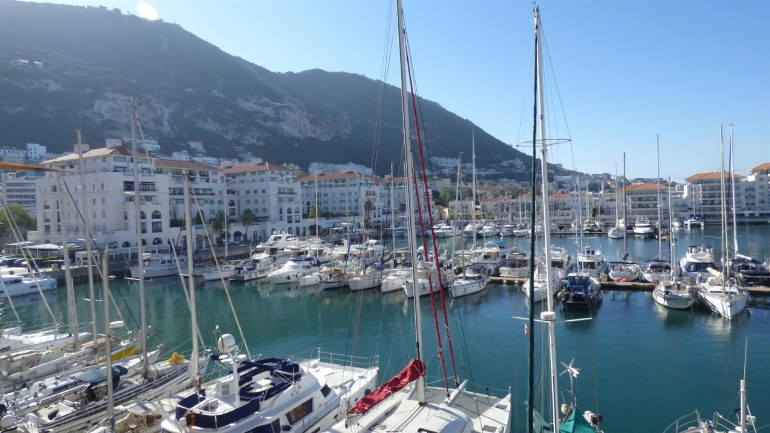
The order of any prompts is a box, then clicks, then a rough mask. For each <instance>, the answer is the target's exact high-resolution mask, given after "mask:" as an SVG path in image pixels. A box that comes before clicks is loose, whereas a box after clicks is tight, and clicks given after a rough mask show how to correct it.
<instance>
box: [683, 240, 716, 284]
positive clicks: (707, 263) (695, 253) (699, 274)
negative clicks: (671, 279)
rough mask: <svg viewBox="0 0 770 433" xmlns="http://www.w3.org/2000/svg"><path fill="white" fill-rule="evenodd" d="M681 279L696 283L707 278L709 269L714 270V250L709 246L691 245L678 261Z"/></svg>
mask: <svg viewBox="0 0 770 433" xmlns="http://www.w3.org/2000/svg"><path fill="white" fill-rule="evenodd" d="M679 268H680V270H681V272H682V278H691V279H692V281H693V282H695V283H697V282H698V281H700V280H706V279H707V278H709V276H710V275H709V272H708V269H709V268H713V269H716V268H717V265H716V263H715V262H714V250H713V249H712V248H711V247H710V246H705V245H692V246H689V247H687V252H686V253H685V255H684V257H682V259H681V260H680V261H679Z"/></svg>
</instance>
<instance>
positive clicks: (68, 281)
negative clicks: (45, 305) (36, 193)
mask: <svg viewBox="0 0 770 433" xmlns="http://www.w3.org/2000/svg"><path fill="white" fill-rule="evenodd" d="M56 181H57V183H58V185H59V189H60V190H61V191H64V187H63V186H62V180H61V173H57V174H56ZM57 202H58V206H57V208H58V211H59V224H61V238H62V256H63V258H64V283H65V285H66V286H67V306H68V308H69V316H70V329H71V330H72V337H73V342H72V345H73V347H77V346H78V312H77V309H76V306H75V287H74V285H73V283H72V271H71V269H70V252H69V245H68V243H67V224H66V223H65V218H66V217H65V215H64V212H63V211H62V206H64V202H63V201H57ZM105 275H106V274H105ZM9 299H10V298H9Z"/></svg>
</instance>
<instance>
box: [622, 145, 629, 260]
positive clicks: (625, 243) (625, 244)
mask: <svg viewBox="0 0 770 433" xmlns="http://www.w3.org/2000/svg"><path fill="white" fill-rule="evenodd" d="M626 227H628V221H626V152H623V256H624V257H625V256H627V255H628V230H627V229H626Z"/></svg>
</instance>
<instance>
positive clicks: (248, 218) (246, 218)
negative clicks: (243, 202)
mask: <svg viewBox="0 0 770 433" xmlns="http://www.w3.org/2000/svg"><path fill="white" fill-rule="evenodd" d="M256 219H257V218H256V217H255V216H254V212H252V211H251V209H246V210H244V211H243V213H242V214H241V224H243V237H244V238H246V239H247V240H248V239H249V225H250V224H252V223H253V222H254V221H256Z"/></svg>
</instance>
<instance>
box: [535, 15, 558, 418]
mask: <svg viewBox="0 0 770 433" xmlns="http://www.w3.org/2000/svg"><path fill="white" fill-rule="evenodd" d="M541 30H542V29H541V23H540V9H539V8H538V7H535V44H536V45H537V48H536V49H535V54H536V56H537V57H536V59H537V67H536V68H535V69H536V72H537V83H536V84H535V88H536V89H537V90H538V100H539V105H540V114H539V116H540V170H541V176H542V182H543V191H542V194H543V212H542V214H543V242H544V244H545V245H544V247H545V248H544V249H545V284H546V292H545V293H546V294H545V298H546V300H547V309H546V311H543V312H542V313H541V315H540V317H541V319H542V320H544V321H545V322H547V323H548V345H549V355H550V356H549V361H550V372H551V377H550V385H551V390H550V391H551V399H552V404H551V415H552V417H553V431H554V432H558V431H559V404H558V402H559V390H558V371H557V366H556V323H555V315H554V313H553V287H551V220H550V213H549V209H548V208H549V206H548V204H549V198H550V197H549V195H548V146H547V145H546V140H545V96H544V94H545V90H544V88H543V87H544V81H543V45H542V37H541ZM538 84H539V85H538ZM533 230H534V228H533ZM535 239H536V236H535V233H534V232H533V233H532V243H534V242H535ZM534 284H535V281H534V280H530V284H529V285H530V287H533V286H534ZM530 294H531V293H530ZM530 299H534V297H531V298H530ZM533 309H534V306H532V305H530V310H533Z"/></svg>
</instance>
